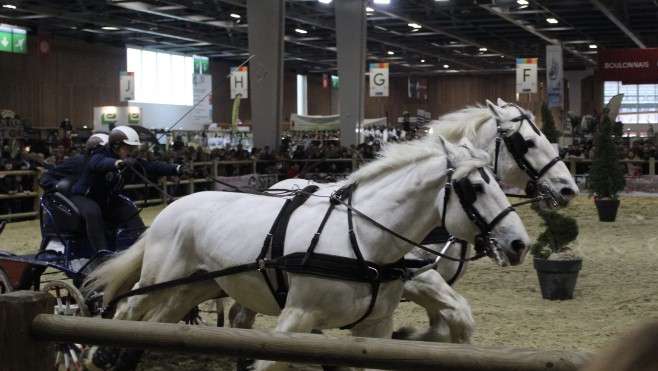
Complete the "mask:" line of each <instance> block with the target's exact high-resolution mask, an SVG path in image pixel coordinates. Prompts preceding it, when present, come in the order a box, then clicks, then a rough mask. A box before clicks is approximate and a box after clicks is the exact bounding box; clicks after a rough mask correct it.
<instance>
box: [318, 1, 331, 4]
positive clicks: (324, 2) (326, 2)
mask: <svg viewBox="0 0 658 371" xmlns="http://www.w3.org/2000/svg"><path fill="white" fill-rule="evenodd" d="M319 1H320V2H321V3H322V4H329V3H330V2H331V0H319Z"/></svg>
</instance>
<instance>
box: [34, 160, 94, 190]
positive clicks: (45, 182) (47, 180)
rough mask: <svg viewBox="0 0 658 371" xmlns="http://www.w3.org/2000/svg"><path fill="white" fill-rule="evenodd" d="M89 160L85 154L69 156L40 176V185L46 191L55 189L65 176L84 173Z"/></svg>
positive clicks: (77, 175) (72, 176) (69, 176)
mask: <svg viewBox="0 0 658 371" xmlns="http://www.w3.org/2000/svg"><path fill="white" fill-rule="evenodd" d="M86 163H87V160H86V158H85V156H84V155H77V156H73V157H69V158H67V159H66V160H64V161H62V162H61V163H60V164H59V165H57V166H56V167H55V168H53V169H50V170H48V172H46V173H45V174H43V175H42V176H41V178H39V185H40V186H41V188H43V190H44V191H46V192H49V191H55V186H57V183H58V182H59V181H60V180H62V179H64V178H74V177H75V178H76V179H77V177H79V176H80V175H82V172H83V171H84V170H85V164H86Z"/></svg>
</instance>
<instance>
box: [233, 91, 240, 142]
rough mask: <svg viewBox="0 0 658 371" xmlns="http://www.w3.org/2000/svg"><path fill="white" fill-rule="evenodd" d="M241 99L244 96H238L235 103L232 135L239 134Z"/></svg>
mask: <svg viewBox="0 0 658 371" xmlns="http://www.w3.org/2000/svg"><path fill="white" fill-rule="evenodd" d="M240 98H242V95H240V94H238V95H236V96H235V100H234V101H233V111H232V112H231V133H233V134H235V133H237V132H238V121H240Z"/></svg>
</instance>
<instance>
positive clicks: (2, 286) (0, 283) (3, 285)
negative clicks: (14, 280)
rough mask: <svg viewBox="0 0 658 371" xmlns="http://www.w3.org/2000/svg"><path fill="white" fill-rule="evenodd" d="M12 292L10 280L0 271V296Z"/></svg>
mask: <svg viewBox="0 0 658 371" xmlns="http://www.w3.org/2000/svg"><path fill="white" fill-rule="evenodd" d="M12 291H14V287H13V286H12V285H11V280H9V276H7V273H5V271H3V270H2V269H0V294H6V293H8V292H12Z"/></svg>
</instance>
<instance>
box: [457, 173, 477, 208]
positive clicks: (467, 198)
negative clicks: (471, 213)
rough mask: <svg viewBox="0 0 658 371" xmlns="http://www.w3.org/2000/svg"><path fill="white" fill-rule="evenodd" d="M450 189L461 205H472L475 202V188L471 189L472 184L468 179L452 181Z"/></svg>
mask: <svg viewBox="0 0 658 371" xmlns="http://www.w3.org/2000/svg"><path fill="white" fill-rule="evenodd" d="M452 187H453V188H454V190H455V193H456V194H457V197H458V198H459V200H460V201H461V202H462V203H463V204H466V205H473V204H474V203H475V200H477V194H476V193H475V188H473V183H472V182H471V180H470V179H468V178H463V179H461V180H458V181H453V182H452Z"/></svg>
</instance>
